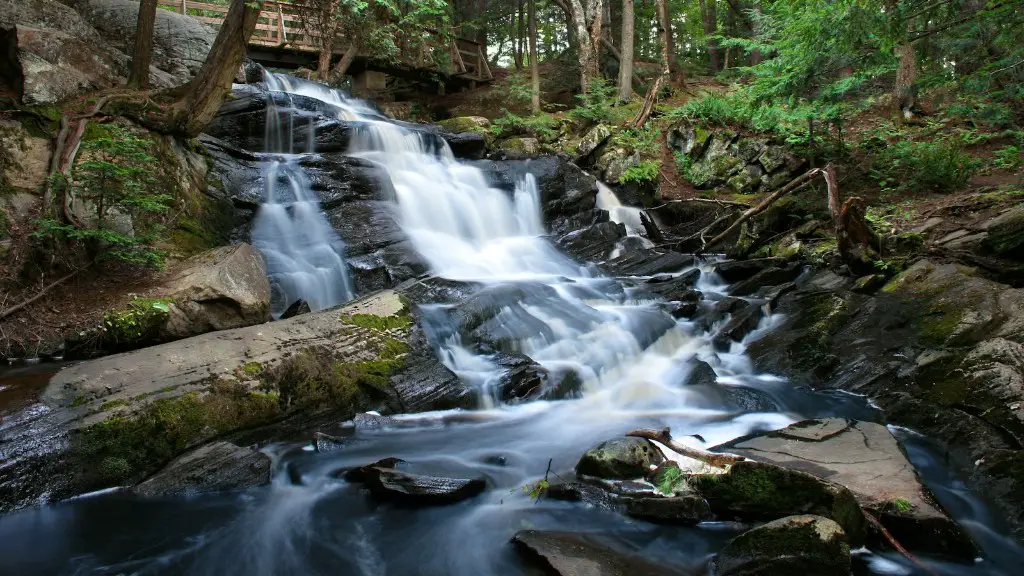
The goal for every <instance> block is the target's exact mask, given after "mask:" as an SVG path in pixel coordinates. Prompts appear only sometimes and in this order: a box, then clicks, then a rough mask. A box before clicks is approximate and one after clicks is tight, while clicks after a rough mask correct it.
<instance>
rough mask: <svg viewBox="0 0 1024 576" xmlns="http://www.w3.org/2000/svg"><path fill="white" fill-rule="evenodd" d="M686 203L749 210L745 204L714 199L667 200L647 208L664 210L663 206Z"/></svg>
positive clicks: (748, 205) (748, 206)
mask: <svg viewBox="0 0 1024 576" xmlns="http://www.w3.org/2000/svg"><path fill="white" fill-rule="evenodd" d="M688 202H696V203H699V204H717V205H719V206H733V207H736V208H750V204H746V203H743V202H733V201H732V200H718V199H715V198H682V199H679V200H669V201H668V202H665V203H664V204H659V205H657V206H655V207H654V208H648V210H657V209H658V208H664V207H665V206H669V205H671V204H684V203H688Z"/></svg>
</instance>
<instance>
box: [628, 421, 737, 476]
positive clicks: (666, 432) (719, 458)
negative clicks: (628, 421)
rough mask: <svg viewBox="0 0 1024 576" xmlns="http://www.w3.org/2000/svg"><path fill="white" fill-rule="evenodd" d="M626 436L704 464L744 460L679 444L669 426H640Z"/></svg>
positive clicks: (727, 463)
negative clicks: (665, 448)
mask: <svg viewBox="0 0 1024 576" xmlns="http://www.w3.org/2000/svg"><path fill="white" fill-rule="evenodd" d="M626 436H632V437H634V438H646V439H648V440H654V441H655V442H660V443H662V444H664V445H665V446H667V447H668V448H669V449H670V450H672V451H673V452H678V453H679V454H682V455H683V456H686V457H687V458H693V459H694V460H700V461H701V462H704V463H705V464H710V465H712V466H717V467H719V468H721V467H723V466H729V465H732V464H735V463H737V462H742V461H743V460H746V458H744V457H743V456H737V455H735V454H718V453H715V452H708V451H707V450H702V449H700V448H691V447H689V446H684V445H683V444H679V443H678V442H676V441H675V440H673V439H672V430H671V429H670V428H662V429H661V430H653V429H651V428H640V429H637V430H630V431H629V432H626Z"/></svg>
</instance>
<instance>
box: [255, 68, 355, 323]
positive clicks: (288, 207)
mask: <svg viewBox="0 0 1024 576" xmlns="http://www.w3.org/2000/svg"><path fill="white" fill-rule="evenodd" d="M266 78H267V84H268V87H270V88H271V90H275V91H280V92H284V93H290V92H289V91H288V89H289V86H288V84H285V83H283V80H282V78H284V77H279V76H277V75H274V74H269V73H268V74H266ZM353 114H355V112H353ZM297 120H299V116H298V115H297V114H296V113H295V109H294V107H292V106H288V107H285V108H284V109H279V108H278V107H277V106H276V105H274V100H273V98H268V104H267V120H266V138H265V141H266V143H267V146H268V148H270V149H269V150H266V151H265V154H263V155H262V156H263V162H262V164H261V169H262V172H263V179H264V181H265V183H266V184H265V188H264V194H263V203H262V204H261V205H260V208H259V211H258V212H257V215H256V220H255V222H254V223H253V227H252V243H253V245H254V246H255V247H256V248H258V249H259V250H260V252H262V253H263V256H264V258H265V259H266V263H267V274H268V276H269V277H270V284H271V287H272V289H273V298H272V300H271V314H272V315H273V317H275V318H277V317H279V316H280V315H281V314H282V313H284V312H285V310H287V308H288V307H289V306H291V305H292V304H293V303H294V302H296V301H298V300H305V301H306V303H307V304H308V305H309V308H310V310H313V311H317V310H323V309H325V308H330V307H331V306H336V305H338V304H341V303H342V302H345V301H346V300H350V299H351V298H352V295H353V294H352V285H351V283H350V281H349V277H348V270H347V267H346V265H345V243H344V242H343V241H342V239H341V237H340V236H338V234H337V232H335V231H334V228H332V227H331V225H330V223H329V222H328V221H327V218H326V217H325V216H324V213H323V211H322V210H321V209H320V201H319V198H318V197H317V195H316V193H315V192H314V191H313V190H312V186H311V184H310V181H309V178H308V177H307V175H306V173H305V171H304V170H303V168H302V166H301V165H300V161H301V160H302V158H303V156H305V155H309V154H313V153H314V152H315V150H314V145H313V142H314V141H315V138H314V136H315V135H314V131H313V129H312V126H310V130H309V140H308V142H307V144H306V146H305V150H302V151H299V152H296V150H294V144H293V140H292V134H293V131H294V127H295V122H296V121H297Z"/></svg>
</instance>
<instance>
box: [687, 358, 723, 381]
mask: <svg viewBox="0 0 1024 576" xmlns="http://www.w3.org/2000/svg"><path fill="white" fill-rule="evenodd" d="M687 364H689V370H688V371H687V373H686V380H684V381H683V385H684V386H710V385H713V384H715V383H716V382H717V381H718V374H716V373H715V369H714V368H712V367H711V364H708V363H707V362H705V361H703V360H698V359H696V358H693V359H691V360H690V361H689V362H688V363H687Z"/></svg>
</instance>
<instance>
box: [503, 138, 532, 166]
mask: <svg viewBox="0 0 1024 576" xmlns="http://www.w3.org/2000/svg"><path fill="white" fill-rule="evenodd" d="M539 154H540V141H538V140H537V139H536V138H523V137H519V136H516V137H514V138H508V139H506V140H502V141H501V143H499V144H498V150H497V152H496V153H495V155H496V156H497V157H498V158H501V159H503V160H522V159H525V158H534V157H536V156H538V155H539Z"/></svg>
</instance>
